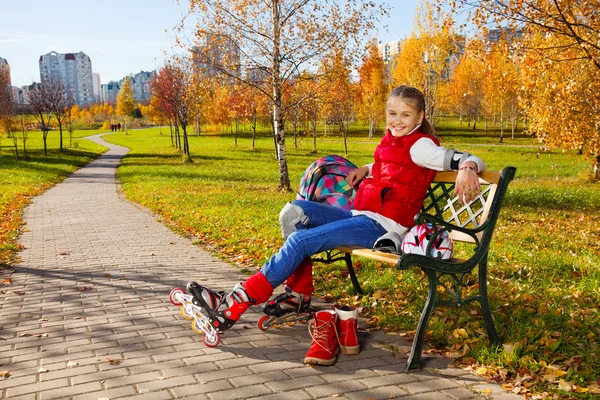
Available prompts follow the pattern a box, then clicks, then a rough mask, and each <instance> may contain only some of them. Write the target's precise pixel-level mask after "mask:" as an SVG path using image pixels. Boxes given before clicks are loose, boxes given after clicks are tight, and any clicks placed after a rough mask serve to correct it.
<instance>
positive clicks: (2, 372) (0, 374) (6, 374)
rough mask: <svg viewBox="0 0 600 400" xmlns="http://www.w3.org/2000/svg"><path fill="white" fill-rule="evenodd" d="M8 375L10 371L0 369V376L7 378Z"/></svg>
mask: <svg viewBox="0 0 600 400" xmlns="http://www.w3.org/2000/svg"><path fill="white" fill-rule="evenodd" d="M9 376H10V371H0V378H8V377H9Z"/></svg>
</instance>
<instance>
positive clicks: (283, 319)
mask: <svg viewBox="0 0 600 400" xmlns="http://www.w3.org/2000/svg"><path fill="white" fill-rule="evenodd" d="M310 301H311V297H310V296H307V295H303V294H301V293H296V292H294V291H292V290H291V289H290V288H289V287H286V288H285V291H284V292H283V293H281V294H280V295H278V296H277V297H275V298H274V299H272V300H269V301H268V302H267V303H266V304H265V305H264V307H263V312H264V313H265V314H266V315H264V316H262V317H261V318H260V319H259V320H258V324H257V326H258V329H260V330H261V331H264V330H267V329H269V328H270V327H275V328H277V327H279V326H281V325H284V324H285V325H290V324H292V323H294V322H300V323H303V324H305V323H307V322H308V321H309V320H311V319H312V318H313V313H314V312H315V311H316V310H314V309H313V308H312V307H311V305H310Z"/></svg>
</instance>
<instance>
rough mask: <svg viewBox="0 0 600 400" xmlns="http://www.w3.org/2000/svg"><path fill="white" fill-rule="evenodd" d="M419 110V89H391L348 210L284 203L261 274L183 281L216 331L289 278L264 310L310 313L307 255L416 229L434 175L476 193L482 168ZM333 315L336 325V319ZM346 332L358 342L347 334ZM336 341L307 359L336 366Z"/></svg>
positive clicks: (467, 196) (466, 197) (348, 345)
mask: <svg viewBox="0 0 600 400" xmlns="http://www.w3.org/2000/svg"><path fill="white" fill-rule="evenodd" d="M424 110H425V100H424V96H423V94H422V93H421V92H420V91H419V90H417V89H415V88H413V87H409V86H399V87H397V88H395V89H393V90H392V92H391V93H390V95H389V98H388V100H387V104H386V126H387V132H386V134H385V136H384V137H383V138H382V140H381V142H380V143H379V145H378V146H377V148H376V149H375V154H374V159H375V162H374V163H373V164H370V165H366V166H364V167H362V168H358V169H356V170H354V171H352V173H350V174H349V176H348V177H347V181H348V183H349V184H350V185H352V186H354V185H356V184H358V183H359V182H360V186H359V188H358V191H357V194H356V197H355V199H354V209H353V210H352V211H346V210H342V209H339V208H335V207H331V206H329V205H324V204H321V203H315V202H309V201H304V200H296V201H294V202H292V203H289V204H287V205H286V206H285V207H284V208H283V210H282V211H281V214H280V221H281V228H282V234H283V236H284V238H285V239H286V240H285V242H284V244H283V246H282V247H281V249H280V250H279V252H278V253H277V254H275V255H273V256H272V257H271V259H270V260H269V261H268V262H267V263H266V264H265V265H264V266H263V267H262V269H261V270H260V272H258V273H256V274H254V275H252V276H251V277H249V278H248V279H247V280H246V281H245V282H243V283H238V284H237V285H236V286H235V287H234V288H233V290H232V291H231V292H230V293H224V292H218V293H217V292H214V291H212V290H210V289H207V288H204V287H202V286H200V285H198V284H197V283H195V282H190V283H188V285H187V288H188V290H189V292H191V293H192V295H193V296H194V302H195V303H196V304H197V305H199V306H200V307H202V308H204V309H209V311H208V312H209V313H210V314H212V315H211V319H212V324H213V326H214V327H215V328H216V329H217V330H219V331H224V330H227V329H229V328H231V327H232V326H233V325H234V324H235V323H236V322H237V321H238V320H239V318H240V316H241V315H242V314H243V313H244V312H245V311H246V310H247V309H248V308H249V307H250V306H252V305H255V304H261V303H263V302H266V301H267V300H268V299H269V297H270V296H271V295H272V293H273V289H274V288H275V287H277V286H279V285H281V284H282V283H283V282H285V281H286V279H287V282H286V289H285V292H284V293H283V294H281V295H279V296H277V297H276V298H275V299H273V300H271V301H269V302H268V303H267V304H266V305H265V307H264V312H265V313H266V314H267V315H275V316H280V315H283V314H285V313H288V312H296V311H300V312H302V311H305V310H307V309H308V306H309V304H310V295H311V294H312V291H313V286H312V263H311V261H310V257H311V256H312V255H314V254H318V253H320V252H323V251H325V250H330V249H334V248H337V247H339V246H360V247H366V248H371V247H373V244H374V243H375V242H376V241H377V239H378V238H379V237H381V236H382V235H384V234H386V233H388V232H396V233H398V234H400V235H404V234H405V233H406V231H407V230H408V229H410V228H411V227H412V226H413V225H414V222H413V219H414V216H415V215H416V214H417V213H418V212H419V210H420V209H421V206H422V204H423V200H424V198H425V194H426V192H427V189H428V188H429V185H430V184H431V182H432V180H433V178H434V176H435V172H436V171H442V170H459V172H458V176H457V178H456V189H455V194H457V195H458V196H459V199H462V200H463V201H467V202H468V201H470V200H471V199H473V198H474V197H475V196H476V195H477V194H479V179H478V176H477V174H478V172H481V171H484V170H485V164H484V163H483V161H481V160H480V159H479V158H477V157H475V156H472V155H469V154H467V153H460V152H458V151H456V150H454V149H446V148H444V147H442V146H440V145H439V141H438V138H437V136H435V133H434V130H433V127H432V126H431V125H430V124H429V122H428V121H427V120H426V119H425V112H424ZM329 313H331V314H335V313H337V316H339V318H340V319H342V320H344V321H348V319H350V320H353V324H354V329H355V326H356V325H355V321H356V316H357V315H356V312H355V310H348V309H345V310H340V309H337V310H335V313H334V312H333V311H329ZM348 313H349V314H348ZM318 314H320V313H318ZM332 318H333V319H335V320H336V323H338V324H339V322H337V318H338V317H336V316H335V315H334V316H333V317H332ZM332 318H329V317H328V316H325V318H320V317H319V315H317V317H316V318H315V325H316V328H318V327H319V326H325V325H328V324H329V325H331V324H330V323H331V320H332ZM341 333H342V335H340V338H339V341H340V342H345V343H342V350H343V351H344V350H346V352H348V353H350V354H356V353H357V352H358V343H357V342H356V339H350V342H347V341H345V340H344V339H343V337H342V336H344V334H345V332H341ZM348 335H350V336H352V337H354V338H355V335H352V333H348ZM317 336H319V335H315V336H314V338H317ZM320 336H321V337H322V336H323V335H320ZM315 341H317V342H318V340H316V339H315V340H313V347H315ZM334 341H336V340H335V336H330V337H329V338H328V339H326V340H325V341H321V343H317V344H318V346H316V350H315V351H316V353H318V354H316V353H315V351H313V349H312V347H311V350H309V354H308V355H307V358H306V359H305V362H307V363H318V364H325V365H330V364H332V363H334V362H335V356H336V354H337V348H334V347H335V343H333V344H332V343H326V342H334ZM332 346H333V347H332ZM326 347H327V349H325V348H326ZM323 349H325V350H326V351H325V352H324V351H322V350H323ZM311 351H312V353H311Z"/></svg>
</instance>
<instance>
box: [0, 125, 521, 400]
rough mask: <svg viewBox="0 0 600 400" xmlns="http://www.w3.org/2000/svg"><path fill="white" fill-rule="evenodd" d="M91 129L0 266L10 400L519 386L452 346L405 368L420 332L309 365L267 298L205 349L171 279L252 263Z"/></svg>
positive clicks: (1, 367) (405, 394)
mask: <svg viewBox="0 0 600 400" xmlns="http://www.w3.org/2000/svg"><path fill="white" fill-rule="evenodd" d="M90 139H91V140H93V141H95V142H96V143H100V144H103V145H105V146H107V147H109V148H110V151H108V152H107V153H105V154H104V155H102V156H101V157H100V158H99V159H97V160H96V161H94V162H92V163H90V164H89V165H87V166H86V167H84V168H82V169H80V170H79V171H77V172H75V173H74V174H72V175H71V176H70V177H68V178H67V179H66V180H64V181H63V183H61V184H59V185H57V186H55V187H54V188H52V189H50V190H48V191H47V192H46V193H44V194H43V195H41V196H39V197H36V198H35V199H34V200H33V202H32V204H31V205H30V206H29V207H28V208H27V210H26V213H25V220H26V222H27V229H26V230H25V232H24V233H23V234H22V236H21V239H20V241H21V243H22V244H23V245H24V246H25V250H23V252H22V253H21V258H22V262H21V263H20V264H19V265H16V266H15V267H13V268H12V269H10V270H8V271H3V272H0V282H1V281H5V280H7V279H10V280H12V282H10V283H9V282H8V281H5V285H0V325H1V326H2V328H0V371H10V377H8V378H3V377H0V398H1V399H9V398H10V399H37V400H39V399H101V398H104V399H117V398H118V399H122V398H127V399H128V398H135V399H179V398H194V399H242V398H243V399H248V398H259V399H285V400H293V399H316V398H338V399H387V398H395V397H400V398H404V399H466V398H475V399H477V398H489V397H493V398H494V399H510V398H520V397H518V396H516V395H515V396H513V395H510V394H506V393H505V392H504V390H502V389H501V388H500V387H499V386H498V385H495V384H490V383H489V382H485V381H483V380H481V379H480V378H478V377H477V376H474V375H471V374H470V373H468V372H465V371H462V370H460V369H454V368H449V367H448V364H449V361H448V360H445V359H442V358H433V359H430V360H429V363H428V365H427V367H428V368H426V369H424V370H423V371H422V372H417V373H410V374H405V373H403V372H402V371H403V370H404V367H405V363H406V359H405V358H404V353H406V352H407V351H408V350H409V348H408V346H409V344H408V343H407V342H404V341H403V339H402V338H400V337H399V336H390V335H385V334H383V333H366V332H364V333H362V334H361V340H362V341H363V343H364V348H363V351H362V352H361V353H360V354H359V355H357V356H344V355H341V356H340V357H339V359H338V362H337V364H336V365H335V366H332V367H318V368H312V367H309V366H307V365H304V364H303V362H302V360H303V358H304V354H305V353H306V350H307V349H308V347H309V344H310V337H309V335H308V332H307V329H306V327H305V326H304V325H297V326H292V327H285V328H283V329H281V330H278V329H271V330H268V331H265V332H261V331H259V330H258V329H256V327H255V322H256V321H257V320H258V318H259V316H260V309H258V308H257V307H256V309H253V310H251V311H250V312H248V313H246V315H245V317H244V319H243V320H242V321H240V323H238V324H237V325H236V326H235V327H234V329H232V330H231V331H228V332H227V333H226V334H225V335H224V336H223V337H222V344H221V345H220V346H219V347H217V348H207V347H205V346H204V345H203V344H202V337H201V336H199V335H196V334H195V333H193V332H192V330H191V329H190V322H189V321H186V320H184V319H183V318H181V316H180V315H179V312H178V310H177V308H176V307H174V306H173V305H171V303H170V302H169V300H168V294H169V291H170V289H171V288H173V287H176V286H182V285H184V284H185V282H186V281H187V280H190V279H194V280H199V281H203V282H205V283H206V284H207V285H208V286H210V287H214V288H222V289H228V288H231V287H232V286H233V284H234V283H235V282H237V281H238V280H239V279H241V278H242V277H241V274H240V273H239V272H238V270H237V269H236V268H235V267H233V266H231V265H229V264H227V263H225V262H223V261H220V260H218V259H216V258H215V257H213V256H211V255H210V254H209V253H207V252H205V251H204V250H202V249H201V248H199V247H197V246H194V245H192V244H191V242H190V241H189V240H188V239H185V238H182V237H180V236H178V235H176V234H175V233H173V232H172V231H170V230H169V229H167V228H166V227H165V226H163V225H162V224H160V223H159V222H157V221H156V218H155V216H153V215H152V214H151V213H149V212H148V211H147V210H145V209H143V208H141V207H139V206H137V205H134V204H132V203H130V202H128V201H126V200H124V199H122V198H121V197H120V196H119V195H118V192H117V183H116V180H115V171H116V167H117V165H118V164H119V161H120V159H121V158H122V157H123V155H125V154H126V152H127V149H126V148H123V147H119V146H114V145H111V144H108V143H106V142H104V141H103V140H102V139H101V138H100V135H96V136H92V137H90ZM182 206H183V205H182ZM8 283H9V284H8ZM384 344H389V345H394V346H396V347H395V349H396V350H397V352H396V353H394V352H392V351H391V350H388V348H391V347H390V346H384ZM398 354H401V355H400V357H397V355H398ZM490 393H491V394H490Z"/></svg>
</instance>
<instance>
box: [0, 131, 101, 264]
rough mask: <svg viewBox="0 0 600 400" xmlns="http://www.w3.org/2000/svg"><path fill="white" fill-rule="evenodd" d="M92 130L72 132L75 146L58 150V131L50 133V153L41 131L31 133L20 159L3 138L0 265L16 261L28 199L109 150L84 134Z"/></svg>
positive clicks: (0, 152)
mask: <svg viewBox="0 0 600 400" xmlns="http://www.w3.org/2000/svg"><path fill="white" fill-rule="evenodd" d="M94 133H95V132H90V131H75V132H73V142H72V147H66V148H64V149H63V152H62V153H61V152H59V151H58V147H59V134H58V132H56V131H52V132H50V133H49V135H48V138H47V140H48V155H47V156H45V155H44V150H43V149H44V145H43V139H42V134H41V133H40V132H31V133H30V134H29V137H28V139H27V141H26V149H27V158H26V159H22V158H20V159H17V158H16V156H15V149H14V144H13V140H12V138H6V137H3V138H2V142H1V143H0V144H1V145H0V268H1V266H2V264H7V263H11V262H14V261H15V260H16V252H17V251H18V250H19V246H18V244H17V243H16V239H17V236H18V234H19V229H20V228H21V225H22V223H23V221H22V218H21V217H22V211H23V208H24V207H25V206H26V205H27V204H28V202H29V199H30V198H31V197H33V196H35V195H37V194H39V193H41V192H43V191H44V190H46V189H47V188H49V187H51V186H53V185H54V184H56V183H58V182H60V181H61V180H63V179H64V178H65V177H67V176H68V175H69V174H70V173H72V172H74V171H76V170H77V169H79V168H80V167H82V166H83V165H85V164H87V163H88V162H90V161H91V160H93V159H94V158H96V157H97V156H98V155H99V154H101V153H103V152H104V151H105V150H106V149H105V148H104V147H101V146H98V145H96V144H95V143H93V142H90V141H89V140H86V139H82V138H83V137H84V136H88V135H91V134H94ZM68 145H69V135H68V133H63V146H68ZM18 146H19V154H20V155H21V156H22V154H23V143H22V142H20V141H19V142H18Z"/></svg>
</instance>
